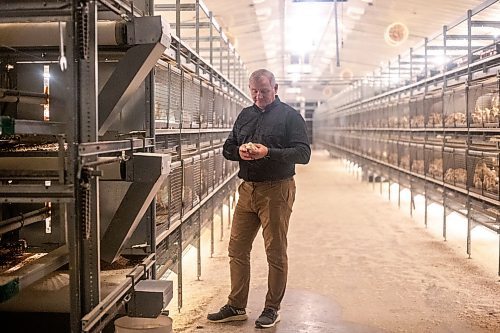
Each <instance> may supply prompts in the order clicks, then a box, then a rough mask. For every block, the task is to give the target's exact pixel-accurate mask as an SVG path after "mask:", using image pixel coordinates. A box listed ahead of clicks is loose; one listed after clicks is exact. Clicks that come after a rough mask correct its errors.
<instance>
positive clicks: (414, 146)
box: [410, 142, 425, 175]
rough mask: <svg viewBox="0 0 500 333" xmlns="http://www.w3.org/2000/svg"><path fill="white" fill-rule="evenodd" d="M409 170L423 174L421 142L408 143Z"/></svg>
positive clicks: (423, 162) (423, 151)
mask: <svg viewBox="0 0 500 333" xmlns="http://www.w3.org/2000/svg"><path fill="white" fill-rule="evenodd" d="M410 163H411V165H410V171H411V172H414V173H418V174H421V175H425V150H424V144H423V143H414V142H412V143H410Z"/></svg>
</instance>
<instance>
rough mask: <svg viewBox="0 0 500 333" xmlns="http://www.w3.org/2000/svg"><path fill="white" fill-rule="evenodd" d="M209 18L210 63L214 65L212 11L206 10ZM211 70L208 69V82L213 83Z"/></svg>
mask: <svg viewBox="0 0 500 333" xmlns="http://www.w3.org/2000/svg"><path fill="white" fill-rule="evenodd" d="M208 18H209V20H210V29H209V30H210V65H211V66H214V17H213V13H212V11H210V12H208ZM213 79H214V78H213V71H212V70H210V83H213Z"/></svg>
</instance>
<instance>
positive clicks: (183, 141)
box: [155, 131, 229, 161]
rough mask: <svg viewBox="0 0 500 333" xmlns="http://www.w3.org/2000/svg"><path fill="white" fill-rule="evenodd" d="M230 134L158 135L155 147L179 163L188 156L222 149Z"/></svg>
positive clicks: (224, 132)
mask: <svg viewBox="0 0 500 333" xmlns="http://www.w3.org/2000/svg"><path fill="white" fill-rule="evenodd" d="M228 134H229V131H221V132H202V133H181V132H180V133H175V134H172V133H170V134H157V135H156V136H155V141H156V145H155V146H156V151H161V152H163V153H168V154H169V155H170V156H171V158H172V161H179V160H182V159H183V158H184V157H187V156H193V155H197V154H200V153H203V152H206V151H210V150H214V149H217V148H221V147H222V146H223V145H224V142H225V141H226V139H227V137H228Z"/></svg>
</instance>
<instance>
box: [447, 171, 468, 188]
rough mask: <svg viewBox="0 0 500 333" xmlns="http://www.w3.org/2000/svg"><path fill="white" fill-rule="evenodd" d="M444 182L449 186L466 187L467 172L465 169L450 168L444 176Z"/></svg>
mask: <svg viewBox="0 0 500 333" xmlns="http://www.w3.org/2000/svg"><path fill="white" fill-rule="evenodd" d="M444 181H445V182H446V183H449V184H456V185H458V184H460V185H465V183H466V181H467V171H466V170H465V169H464V168H456V169H454V168H449V169H448V170H446V172H445V174H444Z"/></svg>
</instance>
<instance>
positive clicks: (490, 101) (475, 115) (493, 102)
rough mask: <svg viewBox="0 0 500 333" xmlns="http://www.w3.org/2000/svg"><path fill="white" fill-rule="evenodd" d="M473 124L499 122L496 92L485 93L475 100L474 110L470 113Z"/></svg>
mask: <svg viewBox="0 0 500 333" xmlns="http://www.w3.org/2000/svg"><path fill="white" fill-rule="evenodd" d="M471 118H472V123H473V124H484V123H497V124H498V122H499V98H498V94H493V93H487V94H484V95H482V96H479V98H478V99H477V100H476V105H475V107H474V112H472V114H471Z"/></svg>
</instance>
